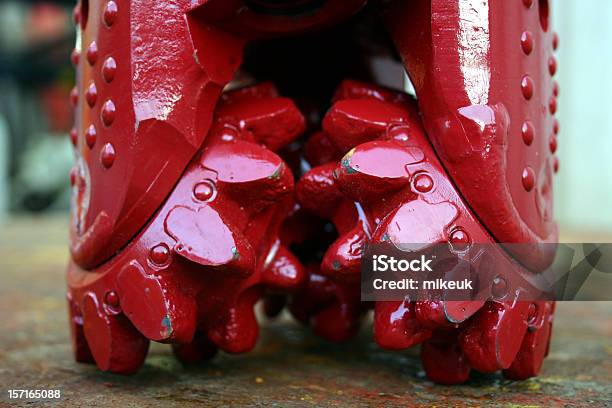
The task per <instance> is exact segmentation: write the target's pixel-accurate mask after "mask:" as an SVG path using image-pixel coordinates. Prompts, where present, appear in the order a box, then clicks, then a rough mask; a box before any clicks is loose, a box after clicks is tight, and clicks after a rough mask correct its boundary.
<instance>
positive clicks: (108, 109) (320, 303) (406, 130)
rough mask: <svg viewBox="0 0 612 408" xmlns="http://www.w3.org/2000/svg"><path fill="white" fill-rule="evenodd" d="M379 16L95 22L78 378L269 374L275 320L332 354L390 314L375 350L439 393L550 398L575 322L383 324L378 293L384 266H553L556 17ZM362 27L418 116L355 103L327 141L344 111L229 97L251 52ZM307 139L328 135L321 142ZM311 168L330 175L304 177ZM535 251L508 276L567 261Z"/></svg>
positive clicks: (84, 6)
mask: <svg viewBox="0 0 612 408" xmlns="http://www.w3.org/2000/svg"><path fill="white" fill-rule="evenodd" d="M365 3H366V1H365V0H351V1H337V0H328V1H320V0H288V1H273V0H232V1H221V0H208V1H190V0H168V1H164V2H152V1H146V0H135V1H131V2H128V1H122V0H81V2H80V3H79V5H77V7H76V9H75V21H76V23H77V24H78V31H79V37H78V38H79V40H78V41H77V47H76V49H75V51H74V53H73V55H72V60H73V62H74V63H75V65H76V67H77V73H78V85H77V87H76V88H75V90H74V91H73V93H72V95H71V97H72V101H73V103H74V104H75V106H76V117H77V120H76V125H75V128H74V129H73V131H72V132H71V139H72V141H73V144H74V145H75V152H76V164H75V167H74V168H73V171H72V173H71V182H72V185H73V203H72V223H71V241H72V244H71V254H72V260H71V262H70V266H69V270H68V286H69V294H68V299H69V306H70V307H69V311H70V317H71V318H70V322H71V330H72V337H73V340H74V346H75V355H76V359H77V360H78V361H82V362H95V363H96V364H97V365H98V366H99V367H100V368H101V369H103V370H109V371H113V372H122V373H130V372H134V371H136V370H137V369H138V367H139V366H140V365H141V364H142V363H143V361H144V359H145V356H146V353H147V349H148V344H149V341H150V340H153V341H159V342H166V343H172V344H173V345H174V351H175V354H176V355H177V357H179V358H180V359H182V360H185V361H199V360H202V359H205V358H210V357H212V356H213V355H214V353H215V352H216V350H217V349H221V350H224V351H227V352H232V353H237V352H243V351H247V350H249V349H250V348H252V347H253V345H254V344H255V341H256V338H257V331H258V328H257V322H256V320H255V316H254V313H253V306H254V304H255V303H256V302H257V301H258V300H259V299H264V302H265V311H266V313H267V314H268V315H270V316H274V315H277V314H278V313H279V312H280V311H281V310H282V308H283V307H284V305H285V304H286V302H287V300H288V301H289V309H290V310H291V312H292V313H293V314H294V316H295V317H296V318H297V319H298V320H300V321H302V322H304V323H310V324H311V325H312V326H313V328H314V330H315V332H317V333H318V334H319V335H321V336H323V337H325V338H327V339H329V340H332V341H345V340H348V339H350V338H351V337H352V336H353V335H354V334H355V333H356V332H357V329H358V327H359V324H360V321H361V320H362V317H363V315H364V314H365V313H366V312H367V310H368V309H369V308H371V307H373V308H374V316H375V317H374V337H375V340H376V341H377V342H378V343H379V344H380V345H381V346H382V347H384V348H388V349H403V348H407V347H410V346H412V345H415V344H419V343H422V349H421V354H422V359H423V365H424V367H425V370H426V373H427V375H428V376H429V377H430V378H431V379H433V380H434V381H437V382H440V383H457V382H462V381H465V380H466V379H467V378H468V376H469V373H470V370H471V369H475V370H478V371H482V372H492V371H497V370H504V374H505V375H506V376H507V377H509V378H514V379H520V378H527V377H529V376H533V375H537V373H538V371H539V369H540V366H541V364H542V360H543V358H544V356H545V354H546V353H547V349H548V342H549V339H550V333H551V324H552V313H553V309H554V304H553V303H550V302H535V303H534V302H525V301H522V300H521V299H518V298H517V299H514V298H511V297H506V298H504V299H503V300H494V301H487V302H484V301H479V302H476V301H471V302H458V301H453V302H451V301H444V300H440V301H435V302H434V301H432V302H401V301H398V302H376V304H375V305H370V304H364V303H362V302H360V293H359V271H360V259H361V255H362V251H363V248H364V245H365V244H366V243H370V242H382V241H391V242H396V243H423V244H427V243H440V242H450V243H451V244H466V243H494V242H501V243H516V242H531V243H546V242H555V240H556V239H557V230H556V225H555V223H554V221H553V220H552V190H551V189H552V174H553V173H554V172H556V171H557V168H558V162H557V159H556V156H554V153H555V150H556V146H557V139H556V137H557V136H556V134H557V132H558V123H557V122H556V120H555V119H554V113H555V110H556V97H557V95H558V87H557V85H556V83H555V82H554V81H553V79H552V77H553V76H554V74H555V71H556V61H555V59H554V56H553V55H552V52H553V49H554V48H556V46H557V39H556V36H554V34H553V33H552V31H551V30H550V27H549V22H548V19H549V10H548V2H547V1H546V0H539V1H535V0H533V1H532V0H514V1H506V0H488V1H487V0H485V1H474V0H453V1H443V0H430V1H422V2H414V1H403V0H396V1H391V2H374V3H375V4H373V5H372V4H370V5H368V6H367V7H365ZM360 10H362V11H361V12H360V13H359V11H360ZM364 14H366V15H367V16H366V17H368V18H369V19H367V18H366V19H363V18H362V17H363V15H364ZM355 15H356V17H355V19H359V18H362V20H361V21H366V22H367V23H368V24H369V23H370V22H372V21H374V18H378V16H379V15H380V16H382V20H381V21H384V25H385V26H386V27H387V29H388V30H389V33H390V37H391V39H392V41H393V42H394V43H395V46H396V51H397V53H398V54H399V55H400V56H401V58H402V59H403V63H404V66H405V68H406V71H407V72H408V74H409V76H410V78H411V80H412V82H413V84H414V87H415V90H416V95H417V99H416V100H414V99H412V98H411V97H410V96H408V95H405V94H403V93H400V92H396V91H391V90H388V89H385V88H382V87H378V86H375V85H369V84H367V83H364V82H358V81H353V80H347V81H344V82H342V83H341V84H339V87H338V89H337V91H336V93H335V96H334V98H333V101H332V105H331V107H330V108H329V109H328V110H327V113H326V114H324V112H323V111H324V110H325V109H326V108H325V106H324V105H323V106H321V107H320V108H318V109H319V113H320V114H324V117H323V119H322V120H319V118H318V114H317V108H316V106H315V108H313V104H314V105H316V104H325V103H327V102H326V101H318V100H314V101H313V100H312V99H310V100H309V99H307V98H306V96H304V98H303V99H304V100H302V95H300V94H299V93H298V94H295V95H292V97H295V98H296V99H295V102H294V101H293V100H292V99H288V98H283V97H280V96H279V93H278V91H277V90H276V88H275V87H274V85H272V84H271V83H269V82H264V83H261V84H260V85H257V86H250V87H246V88H242V89H241V90H238V91H224V88H225V87H226V85H227V84H228V83H229V82H230V81H231V80H232V79H235V80H236V81H237V82H239V81H240V79H241V78H243V77H247V78H248V77H249V75H248V73H247V75H245V73H244V72H242V71H241V69H242V67H241V64H242V61H243V53H245V52H246V51H245V50H246V49H247V48H248V47H249V46H250V45H253V44H255V45H257V44H259V43H260V42H261V41H263V40H267V39H270V38H275V37H289V38H295V37H292V36H302V35H307V34H308V33H309V32H311V31H313V30H326V29H327V28H328V27H330V26H342V27H346V26H347V24H348V25H350V24H351V21H352V20H350V18H351V17H352V16H355ZM360 16H361V17H360ZM347 21H348V23H347ZM360 24H363V23H360ZM372 30H373V31H374V28H372ZM324 32H325V31H324ZM330 32H333V31H330ZM361 33H362V34H361V35H362V36H364V37H367V36H368V35H367V34H365V33H367V31H363V30H362V31H361ZM350 37H351V36H347V38H350ZM374 37H375V36H374V35H372V38H374ZM358 40H359V41H361V42H367V41H366V40H371V41H372V42H374V40H373V39H370V38H360V39H358ZM366 48H367V49H368V50H370V51H371V50H377V49H378V48H377V47H372V46H369V47H366ZM379 48H380V47H379ZM312 49H315V50H316V49H317V47H312ZM252 51H253V50H252V49H251V52H252ZM376 52H377V51H374V53H376ZM391 54H393V52H391ZM266 55H273V54H266ZM314 57H315V56H313V58H314ZM367 57H369V58H374V57H377V55H369V56H367ZM274 58H278V59H280V60H282V59H283V58H291V57H289V56H283V55H278V56H274ZM362 59H363V56H361V55H360V56H359V58H358V59H356V61H355V64H357V61H358V60H362ZM251 60H252V58H251ZM251 60H250V62H249V63H252V61H251ZM255 63H256V64H259V65H260V66H261V67H265V66H266V64H269V65H274V64H275V61H273V60H270V61H267V60H255ZM329 69H330V72H331V71H332V70H334V69H335V67H333V66H330V67H329ZM259 72H268V71H266V70H263V71H262V70H260V71H259ZM334 75H335V77H336V76H344V73H342V72H340V73H338V72H334ZM266 79H271V80H272V81H274V79H275V78H266ZM301 80H305V79H304V78H299V77H296V78H295V80H294V81H301ZM282 82H283V83H284V84H285V85H286V84H287V82H288V81H287V80H286V78H284V81H282ZM289 82H291V81H289ZM308 83H309V84H311V83H313V81H312V79H309V82H308ZM314 84H315V85H314V86H316V80H315V81H314ZM225 89H227V88H225ZM303 90H304V89H302V91H303ZM306 93H307V92H306ZM311 96H312V95H311ZM296 103H297V104H296ZM298 105H299V106H301V107H306V108H307V111H308V112H309V115H308V121H307V120H306V119H305V118H304V116H302V113H300V110H299V109H298V107H297V106H298ZM328 106H329V105H328ZM311 112H313V113H312V114H311ZM307 127H308V128H309V130H310V129H317V128H320V130H319V131H316V132H314V133H313V134H311V135H310V136H309V137H308V138H307V139H305V138H301V139H300V136H301V135H302V133H303V132H304V131H305V130H306V129H307ZM289 145H291V149H288V148H287V147H288V146H289ZM281 157H282V158H281ZM283 158H284V159H285V160H283ZM300 160H301V162H302V164H304V163H306V162H308V163H309V164H306V166H313V168H312V169H311V170H310V171H308V172H305V174H301V171H300V170H299V167H300V166H299V164H300ZM287 163H291V166H292V168H293V169H297V170H298V172H296V173H295V176H296V177H298V178H299V181H298V182H297V184H296V183H295V180H294V174H293V172H292V171H291V169H290V166H289V164H287ZM302 167H304V166H302ZM326 220H328V221H330V222H331V223H333V225H334V227H335V231H336V232H337V236H335V237H334V233H333V232H330V230H329V228H328V226H326V225H325V223H326V222H327V221H326ZM327 242H329V245H326V244H325V243H327ZM313 243H314V247H316V248H318V249H316V250H313V249H312V248H310V249H308V250H307V251H305V252H304V251H302V250H301V249H299V248H302V247H304V246H305V245H306V246H307V245H308V244H313ZM533 247H534V248H535V249H534V250H532V251H529V252H525V251H522V252H517V251H514V252H511V250H510V249H508V251H504V250H499V251H498V253H497V254H496V255H495V256H496V259H497V260H499V265H500V268H505V267H506V266H509V265H514V264H515V263H516V261H515V258H516V260H518V261H519V262H521V263H522V264H523V265H524V266H525V268H528V269H530V270H531V271H534V272H538V271H539V270H541V269H542V268H543V267H545V266H546V265H547V264H548V262H550V258H551V255H552V253H551V252H550V251H548V252H547V251H545V250H544V249H543V248H538V247H537V246H536V245H534V246H533ZM289 248H292V249H289ZM317 251H322V252H324V255H323V256H322V259H320V262H317V256H315V255H313V254H315V253H316V252H317ZM294 253H295V254H294ZM298 258H300V259H301V261H300V260H298ZM302 263H304V264H305V266H304V265H303V264H302ZM493 295H495V294H494V293H492V296H493Z"/></svg>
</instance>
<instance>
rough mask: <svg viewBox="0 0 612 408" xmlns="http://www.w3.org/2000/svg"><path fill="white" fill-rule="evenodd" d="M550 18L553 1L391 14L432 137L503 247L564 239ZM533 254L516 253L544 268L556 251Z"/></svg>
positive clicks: (408, 6)
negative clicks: (557, 189)
mask: <svg viewBox="0 0 612 408" xmlns="http://www.w3.org/2000/svg"><path fill="white" fill-rule="evenodd" d="M549 19H550V11H549V5H548V1H547V0H539V1H538V0H526V1H519V0H516V1H493V0H491V1H471V0H459V1H451V2H449V1H446V0H432V1H431V2H410V1H406V2H400V1H398V2H395V3H394V5H393V7H391V9H390V10H389V11H388V19H387V20H388V23H389V27H390V31H391V33H392V36H393V39H394V41H395V42H396V45H397V48H398V51H399V53H400V54H401V55H402V58H403V60H404V63H405V65H406V70H407V72H408V74H409V75H410V77H411V79H412V82H413V84H414V87H415V89H416V93H417V96H418V99H419V108H420V111H421V113H422V115H423V123H424V126H425V129H426V130H427V134H428V135H429V137H430V139H431V142H432V143H433V145H434V147H435V148H436V152H437V153H438V155H439V156H440V159H441V160H442V162H443V164H444V166H445V168H446V169H447V171H448V173H449V175H450V177H451V178H452V180H453V181H454V183H455V184H456V185H457V187H458V188H459V190H460V191H461V194H462V195H463V197H465V199H466V201H467V203H468V204H469V205H470V206H471V207H472V208H473V210H474V211H475V213H476V214H477V216H478V217H479V219H480V220H482V222H483V224H484V225H485V226H486V228H487V229H488V230H489V231H491V233H492V234H493V236H494V237H495V238H496V239H497V240H498V241H499V242H502V243H516V242H529V243H540V242H542V243H544V242H548V243H553V242H556V241H557V239H558V236H557V227H556V224H555V222H554V220H553V219H552V175H553V173H554V172H555V171H556V170H555V169H556V168H557V167H558V164H557V159H556V157H555V156H554V153H555V151H556V145H557V142H556V137H557V136H556V133H557V130H558V127H557V125H556V120H555V117H554V115H555V112H556V106H557V99H556V98H557V92H558V87H557V85H556V83H555V82H554V81H553V76H554V74H555V72H556V64H557V63H556V60H555V57H554V55H553V52H554V49H555V48H556V47H557V42H556V41H557V40H556V36H555V35H554V34H553V32H552V30H551V29H550V21H549ZM407 20H410V21H411V22H414V24H405V21H407ZM532 247H533V248H534V251H532V252H528V253H515V254H514V255H516V256H517V257H518V258H519V259H520V260H521V261H522V262H523V263H524V264H525V265H526V266H528V267H530V268H531V269H533V270H535V271H537V270H541V269H543V268H544V267H545V266H547V263H548V262H550V261H551V256H552V253H546V252H543V251H545V249H542V250H541V251H537V248H538V247H537V246H535V245H534V246H532ZM514 248H516V247H514ZM530 248H531V246H530ZM542 248H551V246H550V245H548V246H543V247H542ZM522 252H527V251H522Z"/></svg>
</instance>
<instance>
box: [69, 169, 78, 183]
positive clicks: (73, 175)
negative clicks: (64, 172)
mask: <svg viewBox="0 0 612 408" xmlns="http://www.w3.org/2000/svg"><path fill="white" fill-rule="evenodd" d="M77 177H78V170H77V168H76V167H73V168H71V169H70V185H71V186H73V187H74V185H75V184H76V182H77Z"/></svg>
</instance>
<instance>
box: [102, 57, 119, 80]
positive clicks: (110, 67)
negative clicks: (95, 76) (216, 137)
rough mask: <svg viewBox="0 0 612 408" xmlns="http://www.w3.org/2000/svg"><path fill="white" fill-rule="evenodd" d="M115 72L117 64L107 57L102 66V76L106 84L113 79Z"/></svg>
mask: <svg viewBox="0 0 612 408" xmlns="http://www.w3.org/2000/svg"><path fill="white" fill-rule="evenodd" d="M116 72H117V63H116V62H115V59H114V58H113V57H108V58H107V59H106V61H104V65H103V66H102V76H103V77H104V80H105V81H106V82H107V83H110V82H112V81H113V79H115V74H116Z"/></svg>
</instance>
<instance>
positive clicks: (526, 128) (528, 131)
mask: <svg viewBox="0 0 612 408" xmlns="http://www.w3.org/2000/svg"><path fill="white" fill-rule="evenodd" d="M521 134H522V135H523V142H524V143H525V144H526V145H527V146H530V145H531V143H533V139H534V137H535V129H534V127H533V123H531V122H530V121H528V120H527V121H525V122H523V125H522V126H521Z"/></svg>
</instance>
